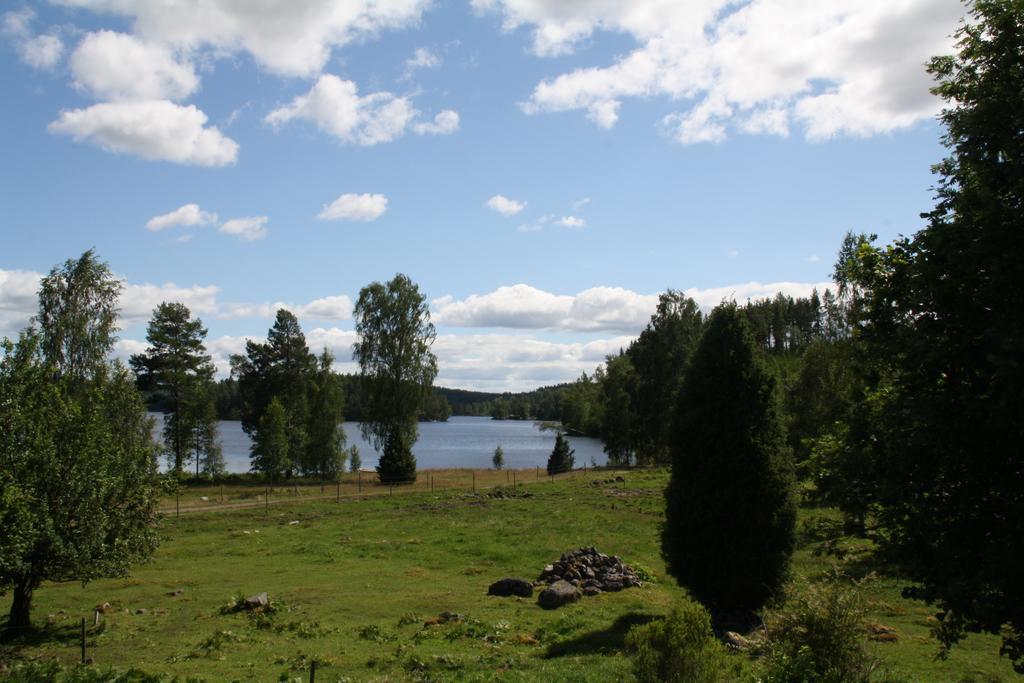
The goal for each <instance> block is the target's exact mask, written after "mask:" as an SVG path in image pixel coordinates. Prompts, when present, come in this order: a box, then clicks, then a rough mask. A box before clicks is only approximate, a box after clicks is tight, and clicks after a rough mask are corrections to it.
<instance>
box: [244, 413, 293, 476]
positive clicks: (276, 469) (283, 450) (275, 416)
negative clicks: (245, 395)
mask: <svg viewBox="0 0 1024 683" xmlns="http://www.w3.org/2000/svg"><path fill="white" fill-rule="evenodd" d="M290 455H291V454H290V451H289V441H288V416H287V414H286V413H285V409H284V406H283V405H281V401H279V400H278V399H277V397H276V396H275V397H274V398H272V399H271V400H270V405H269V406H267V409H266V411H264V413H263V417H261V418H260V426H259V429H257V430H256V433H255V435H254V437H253V441H252V455H251V459H252V468H253V470H255V471H256V472H262V473H263V474H265V475H267V476H268V477H269V478H270V481H271V482H272V483H274V482H277V481H278V480H279V479H280V478H281V477H282V476H283V475H285V474H286V473H288V472H290V471H291V468H292V461H291V457H290Z"/></svg>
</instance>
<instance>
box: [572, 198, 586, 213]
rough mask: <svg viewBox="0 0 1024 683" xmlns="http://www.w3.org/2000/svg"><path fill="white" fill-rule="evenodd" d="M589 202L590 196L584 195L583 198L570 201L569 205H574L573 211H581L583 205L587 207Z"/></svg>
mask: <svg viewBox="0 0 1024 683" xmlns="http://www.w3.org/2000/svg"><path fill="white" fill-rule="evenodd" d="M589 203H590V197H583V198H582V199H574V200H572V201H571V202H569V206H571V207H572V209H573V211H579V210H580V209H582V208H583V207H585V206H586V205H587V204H589Z"/></svg>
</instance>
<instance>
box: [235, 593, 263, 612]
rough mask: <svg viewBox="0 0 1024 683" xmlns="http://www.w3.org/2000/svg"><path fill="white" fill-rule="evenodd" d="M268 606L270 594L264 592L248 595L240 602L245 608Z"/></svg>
mask: <svg viewBox="0 0 1024 683" xmlns="http://www.w3.org/2000/svg"><path fill="white" fill-rule="evenodd" d="M269 606H270V596H269V595H267V594H266V593H260V594H258V595H250V596H249V597H247V598H246V599H245V602H243V603H242V607H244V608H245V609H250V610H251V609H261V608H263V607H269Z"/></svg>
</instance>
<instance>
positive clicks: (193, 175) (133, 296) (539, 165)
mask: <svg viewBox="0 0 1024 683" xmlns="http://www.w3.org/2000/svg"><path fill="white" fill-rule="evenodd" d="M963 15H964V8H963V6H962V5H961V4H960V2H958V0H829V2H821V1H820V0H745V1H744V0H688V1H687V2H679V1H678V0H631V1H630V2H620V1H618V0H571V1H570V0H451V1H443V0H436V1H430V0H376V1H369V0H258V1H257V0H164V1H162V2H151V1H150V0H51V1H50V2H43V1H40V2H31V3H24V4H19V3H18V2H17V1H15V2H6V3H4V5H3V11H2V12H0V82H2V83H3V84H4V86H3V87H4V90H5V91H6V94H5V96H4V98H3V104H2V105H0V149H2V150H3V152H2V154H0V230H2V236H3V239H2V241H0V244H2V246H0V335H7V336H11V337H14V336H16V335H17V333H18V331H19V330H20V329H22V328H23V327H24V326H25V325H26V324H28V322H29V319H30V317H31V316H32V314H33V313H34V312H35V308H36V291H37V288H38V285H39V278H40V277H41V276H42V275H44V274H45V273H47V272H49V271H50V269H51V268H53V267H54V266H56V265H58V264H60V263H63V262H64V261H65V260H66V259H69V258H75V257H77V256H79V255H80V254H81V253H82V252H83V251H85V250H87V249H90V248H94V249H95V250H96V252H97V254H98V255H99V256H100V258H101V259H103V260H104V261H106V262H108V263H109V265H110V268H111V269H112V271H113V272H114V273H115V274H116V275H117V276H118V277H119V278H121V279H122V280H123V283H124V289H123V291H122V298H121V308H122V319H121V326H122V329H121V330H120V332H119V342H118V345H117V348H116V353H117V354H118V355H119V356H121V357H127V356H128V355H130V354H131V353H137V352H139V351H141V350H143V349H144V348H145V346H146V344H145V332H146V321H147V320H148V319H149V317H150V315H151V312H152V309H153V308H154V307H155V306H156V305H157V304H159V303H160V302H161V301H181V302H183V303H185V304H186V305H187V306H188V307H189V308H190V309H191V311H192V312H193V313H194V314H195V315H197V316H198V317H200V318H202V320H203V322H204V324H205V325H206V327H207V329H208V330H209V334H208V337H207V347H208V349H209V351H210V353H211V354H212V356H213V358H214V360H215V362H216V363H217V366H218V368H219V370H220V372H221V374H222V376H223V375H224V374H226V372H227V371H228V370H229V362H228V358H229V356H230V355H231V354H232V353H239V352H242V351H244V346H245V340H246V339H247V338H250V339H263V338H265V336H266V332H267V329H268V328H269V326H270V325H271V323H272V321H273V317H274V313H275V311H276V310H277V309H278V308H280V307H285V308H288V309H290V310H291V311H293V312H294V313H295V314H296V315H297V316H298V317H299V319H300V322H301V323H302V326H303V329H304V331H305V333H306V337H307V341H308V342H309V345H310V347H311V348H312V349H313V350H314V351H318V350H319V349H321V348H323V347H324V346H327V347H329V348H330V349H331V350H332V351H333V352H334V354H335V356H336V358H337V361H338V363H337V367H338V369H339V370H340V371H346V372H351V371H353V370H354V369H355V365H354V364H353V362H352V357H351V345H352V343H353V341H355V334H354V332H353V331H352V330H353V325H354V323H353V320H352V308H353V305H354V302H355V301H356V300H357V299H358V295H359V290H360V288H362V287H363V286H365V285H367V284H368V283H370V282H373V281H381V282H383V281H386V280H388V279H390V278H391V277H393V276H394V275H395V274H396V273H405V274H407V275H408V276H409V277H411V278H412V279H413V281H414V282H416V283H417V284H418V286H419V288H420V291H421V292H422V293H423V294H424V295H425V296H426V298H427V300H428V301H429V302H430V310H431V315H432V320H433V322H434V324H435V326H436V328H437V333H438V336H437V340H436V341H435V343H434V352H435V354H436V355H437V357H438V364H439V375H438V378H437V381H436V383H437V384H440V385H443V386H449V387H458V388H466V389H477V390H483V391H503V390H512V391H519V390H526V389H531V388H534V387H537V386H542V385H546V384H552V383H556V382H562V381H568V380H571V379H573V378H575V377H577V376H579V374H580V373H581V372H583V371H588V372H589V371H592V370H593V368H594V367H595V366H597V365H599V364H600V363H601V362H602V361H603V360H604V358H605V356H606V355H607V354H610V353H615V352H617V351H618V350H619V349H620V348H623V347H625V346H627V345H628V344H629V342H630V341H631V340H632V339H634V338H635V337H636V336H637V335H638V334H639V332H640V331H641V330H642V329H643V327H644V325H645V324H646V323H647V321H648V320H649V318H650V315H651V313H652V312H653V311H654V307H655V305H656V302H657V296H658V294H659V293H660V292H664V291H665V290H667V289H669V288H671V289H676V290H681V291H684V292H685V293H687V294H688V295H689V296H692V297H693V298H694V299H695V300H696V301H697V302H698V303H699V304H701V306H702V307H703V308H704V309H705V310H709V309H710V308H711V307H713V306H714V305H716V304H717V303H719V302H721V301H724V300H730V299H734V300H736V301H738V302H740V303H743V302H745V301H747V300H748V299H752V298H759V297H764V296H772V295H774V294H775V293H776V292H778V291H782V292H784V293H786V294H789V295H792V296H800V295H807V294H809V293H810V292H811V290H812V289H813V288H815V287H817V288H818V289H819V290H822V289H824V288H825V287H827V286H829V279H830V274H831V271H832V263H833V260H834V255H835V252H836V250H837V249H838V247H839V245H840V242H841V240H842V238H843V235H844V234H845V233H846V232H847V231H850V230H853V231H856V232H868V233H875V234H877V235H878V237H879V240H880V241H881V242H888V241H891V240H892V239H894V238H896V237H897V236H899V235H911V234H913V233H914V232H916V231H917V230H919V229H920V228H921V227H923V224H922V221H921V219H920V216H919V214H920V213H921V212H923V211H927V210H929V209H930V207H931V205H932V203H933V200H932V195H933V193H932V190H931V188H932V186H933V184H934V178H933V176H932V175H931V172H930V166H931V165H932V164H934V163H935V162H937V161H938V160H939V159H940V158H941V157H942V156H943V147H942V146H941V135H942V130H941V127H940V126H939V125H938V123H937V122H936V119H935V116H936V114H937V113H938V112H939V110H940V108H941V102H940V101H939V100H938V99H937V98H935V97H934V96H932V95H931V94H930V93H929V91H928V89H929V87H930V85H931V79H930V76H929V75H928V74H927V73H926V71H925V68H924V65H925V63H926V61H927V60H928V59H929V58H930V57H931V56H933V55H937V54H949V53H951V52H952V50H953V38H952V35H953V33H954V32H955V30H956V29H957V27H958V25H959V22H960V21H961V19H962V17H963Z"/></svg>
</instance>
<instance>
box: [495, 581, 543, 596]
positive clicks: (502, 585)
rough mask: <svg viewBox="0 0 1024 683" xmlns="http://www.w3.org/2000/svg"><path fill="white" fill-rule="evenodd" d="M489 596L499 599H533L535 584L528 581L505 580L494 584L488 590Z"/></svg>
mask: <svg viewBox="0 0 1024 683" xmlns="http://www.w3.org/2000/svg"><path fill="white" fill-rule="evenodd" d="M487 594H488V595H497V596H499V597H508V596H510V595H518V596H519V597H521V598H531V597H533V584H531V583H530V582H529V581H527V580H526V579H516V578H504V579H502V580H500V581H495V582H494V583H492V584H491V585H490V587H489V588H488V589H487Z"/></svg>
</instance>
